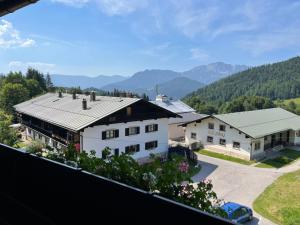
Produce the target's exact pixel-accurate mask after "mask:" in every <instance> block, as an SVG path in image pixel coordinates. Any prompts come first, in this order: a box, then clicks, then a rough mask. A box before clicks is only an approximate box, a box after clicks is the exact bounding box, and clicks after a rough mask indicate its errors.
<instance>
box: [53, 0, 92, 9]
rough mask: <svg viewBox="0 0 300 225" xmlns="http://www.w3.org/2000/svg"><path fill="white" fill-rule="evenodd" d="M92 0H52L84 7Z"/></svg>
mask: <svg viewBox="0 0 300 225" xmlns="http://www.w3.org/2000/svg"><path fill="white" fill-rule="evenodd" d="M89 1H90V0H52V2H58V3H62V4H65V5H68V6H73V7H78V8H80V7H82V6H84V5H86V4H87V3H88V2H89Z"/></svg>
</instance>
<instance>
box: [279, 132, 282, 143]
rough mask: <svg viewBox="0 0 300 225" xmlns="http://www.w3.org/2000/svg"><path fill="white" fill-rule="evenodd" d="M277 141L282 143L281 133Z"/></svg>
mask: <svg viewBox="0 0 300 225" xmlns="http://www.w3.org/2000/svg"><path fill="white" fill-rule="evenodd" d="M279 141H280V142H282V133H280V134H279Z"/></svg>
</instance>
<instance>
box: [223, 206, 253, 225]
mask: <svg viewBox="0 0 300 225" xmlns="http://www.w3.org/2000/svg"><path fill="white" fill-rule="evenodd" d="M221 208H222V209H223V210H224V211H225V212H226V214H227V216H228V219H230V220H231V221H233V222H235V223H245V222H247V221H249V220H252V218H253V212H252V209H250V208H249V207H247V206H244V205H240V204H238V203H234V202H227V203H225V204H224V205H222V206H221Z"/></svg>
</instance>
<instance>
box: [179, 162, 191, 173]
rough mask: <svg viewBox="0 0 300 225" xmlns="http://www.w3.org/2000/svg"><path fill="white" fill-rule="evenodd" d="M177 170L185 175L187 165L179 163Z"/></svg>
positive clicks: (187, 168)
mask: <svg viewBox="0 0 300 225" xmlns="http://www.w3.org/2000/svg"><path fill="white" fill-rule="evenodd" d="M178 169H179V171H180V172H182V173H187V172H188V171H189V164H188V163H186V162H181V163H180V164H179V168H178Z"/></svg>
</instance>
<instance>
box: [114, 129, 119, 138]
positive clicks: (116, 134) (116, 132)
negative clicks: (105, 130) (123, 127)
mask: <svg viewBox="0 0 300 225" xmlns="http://www.w3.org/2000/svg"><path fill="white" fill-rule="evenodd" d="M117 137H119V130H115V138H117Z"/></svg>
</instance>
